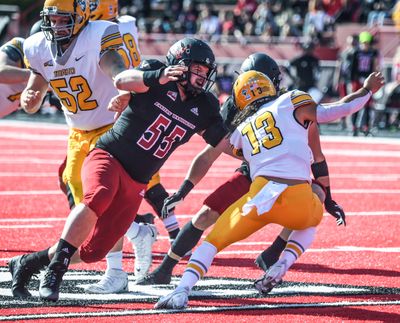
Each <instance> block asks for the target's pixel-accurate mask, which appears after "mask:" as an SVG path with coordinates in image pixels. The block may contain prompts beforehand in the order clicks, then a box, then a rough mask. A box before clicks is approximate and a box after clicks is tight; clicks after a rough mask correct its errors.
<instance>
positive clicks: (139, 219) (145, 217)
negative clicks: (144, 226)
mask: <svg viewBox="0 0 400 323" xmlns="http://www.w3.org/2000/svg"><path fill="white" fill-rule="evenodd" d="M154 218H155V216H154V215H153V214H152V213H145V214H137V215H136V218H135V222H136V223H148V224H154Z"/></svg>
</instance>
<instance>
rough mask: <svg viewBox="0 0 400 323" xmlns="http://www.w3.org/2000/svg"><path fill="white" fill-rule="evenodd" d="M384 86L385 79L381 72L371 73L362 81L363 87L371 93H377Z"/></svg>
mask: <svg viewBox="0 0 400 323" xmlns="http://www.w3.org/2000/svg"><path fill="white" fill-rule="evenodd" d="M383 85H385V78H384V77H383V75H382V73H381V72H373V73H371V74H370V75H369V76H368V77H367V79H366V80H365V81H364V84H363V87H365V88H366V89H367V90H370V91H371V92H372V93H375V92H377V91H379V89H380V88H381V87H382V86H383Z"/></svg>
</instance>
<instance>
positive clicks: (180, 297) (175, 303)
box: [154, 287, 189, 310]
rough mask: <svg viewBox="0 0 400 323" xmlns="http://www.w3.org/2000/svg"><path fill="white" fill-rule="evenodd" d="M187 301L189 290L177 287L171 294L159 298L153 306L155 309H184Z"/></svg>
mask: <svg viewBox="0 0 400 323" xmlns="http://www.w3.org/2000/svg"><path fill="white" fill-rule="evenodd" d="M188 301H189V288H187V287H178V288H177V289H175V290H174V291H173V292H172V293H170V294H168V295H166V296H163V297H161V298H160V299H159V300H158V302H157V303H156V304H155V305H154V308H155V309H163V308H165V309H174V310H178V309H184V308H186V307H187V304H188Z"/></svg>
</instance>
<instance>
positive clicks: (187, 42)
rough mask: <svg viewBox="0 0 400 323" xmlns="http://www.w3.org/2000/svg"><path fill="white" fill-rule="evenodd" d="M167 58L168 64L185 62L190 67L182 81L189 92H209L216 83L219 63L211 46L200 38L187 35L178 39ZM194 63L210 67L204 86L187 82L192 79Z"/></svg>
mask: <svg viewBox="0 0 400 323" xmlns="http://www.w3.org/2000/svg"><path fill="white" fill-rule="evenodd" d="M166 60H167V65H180V64H183V65H186V66H187V67H189V69H188V72H187V73H185V75H184V76H183V77H182V80H181V81H180V83H181V85H182V86H183V87H184V88H185V90H186V91H187V92H189V93H192V94H198V93H201V92H208V91H209V90H210V89H211V87H212V86H213V84H214V83H215V78H216V72H217V65H216V63H215V56H214V53H213V51H212V49H211V48H210V46H208V45H207V44H206V43H205V42H204V41H202V40H200V39H196V38H189V37H186V38H183V39H182V40H179V41H177V42H176V43H175V44H173V45H172V46H171V48H170V49H169V50H168V54H167V57H166ZM192 63H197V64H201V65H204V66H207V67H208V68H209V71H208V73H207V78H206V82H205V84H204V86H203V87H202V88H198V87H196V86H193V85H192V84H191V83H190V82H185V81H187V80H190V75H191V73H193V72H191V71H190V65H191V64H192Z"/></svg>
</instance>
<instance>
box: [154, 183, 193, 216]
mask: <svg viewBox="0 0 400 323" xmlns="http://www.w3.org/2000/svg"><path fill="white" fill-rule="evenodd" d="M193 187H194V185H193V183H192V182H191V181H189V180H187V179H185V180H184V182H183V183H182V185H181V187H180V188H179V190H178V191H177V192H175V193H174V194H172V195H171V196H169V197H167V198H166V199H165V200H164V205H163V207H162V209H161V218H162V219H166V218H168V216H169V215H170V214H171V213H172V212H173V211H174V210H175V207H176V206H177V205H178V204H179V203H180V202H182V201H183V199H184V198H185V197H186V195H188V194H189V192H190V191H191V190H192V188H193Z"/></svg>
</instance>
